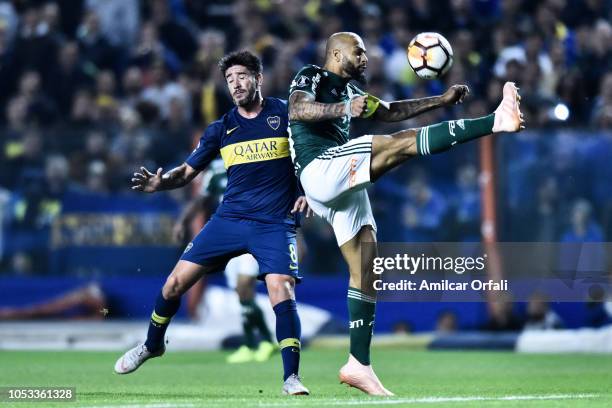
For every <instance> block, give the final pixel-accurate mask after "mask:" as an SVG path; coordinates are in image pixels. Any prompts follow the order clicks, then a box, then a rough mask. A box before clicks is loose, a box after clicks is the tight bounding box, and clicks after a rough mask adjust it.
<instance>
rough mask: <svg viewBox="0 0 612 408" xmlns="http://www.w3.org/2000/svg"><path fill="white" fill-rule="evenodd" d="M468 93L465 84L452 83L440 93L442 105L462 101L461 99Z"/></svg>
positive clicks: (468, 89)
mask: <svg viewBox="0 0 612 408" xmlns="http://www.w3.org/2000/svg"><path fill="white" fill-rule="evenodd" d="M469 93H470V88H468V86H467V85H453V86H451V87H450V88H448V90H447V91H446V92H444V93H443V94H442V103H443V104H444V105H455V104H458V103H461V102H463V99H464V98H465V97H466V96H467V95H468V94H469Z"/></svg>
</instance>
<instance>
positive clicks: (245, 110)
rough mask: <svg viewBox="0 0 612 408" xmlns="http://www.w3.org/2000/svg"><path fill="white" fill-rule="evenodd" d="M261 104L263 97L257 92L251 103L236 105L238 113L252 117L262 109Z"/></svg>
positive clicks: (262, 104)
mask: <svg viewBox="0 0 612 408" xmlns="http://www.w3.org/2000/svg"><path fill="white" fill-rule="evenodd" d="M263 106H264V99H263V97H262V96H261V94H259V93H258V94H257V96H256V97H255V98H254V99H253V101H252V102H251V103H249V104H247V105H244V106H238V113H239V114H240V116H242V117H243V118H247V119H253V118H256V117H257V115H259V113H260V112H261V111H262V110H263Z"/></svg>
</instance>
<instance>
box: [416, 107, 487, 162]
mask: <svg viewBox="0 0 612 408" xmlns="http://www.w3.org/2000/svg"><path fill="white" fill-rule="evenodd" d="M494 121H495V114H494V113H492V114H490V115H488V116H484V117H482V118H478V119H459V120H451V121H448V122H442V123H437V124H435V125H431V126H425V127H422V128H421V130H420V131H419V133H418V134H417V151H418V152H419V154H420V155H423V156H425V155H428V154H433V153H441V152H444V151H446V150H448V149H450V148H451V147H453V146H454V145H455V144H457V143H465V142H469V141H470V140H473V139H476V138H479V137H482V136H486V135H490V134H491V133H493V122H494Z"/></svg>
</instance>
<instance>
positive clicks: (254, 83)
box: [225, 65, 261, 106]
mask: <svg viewBox="0 0 612 408" xmlns="http://www.w3.org/2000/svg"><path fill="white" fill-rule="evenodd" d="M260 79H261V78H258V76H256V75H254V74H253V73H252V72H251V71H249V69H248V68H247V67H245V66H242V65H234V66H231V67H229V68H228V69H227V70H226V71H225V81H226V82H227V88H228V89H229V92H230V95H231V96H232V100H233V101H234V104H235V105H236V106H245V105H249V104H251V103H252V102H253V101H254V100H255V99H256V96H257V91H258V89H259V82H260Z"/></svg>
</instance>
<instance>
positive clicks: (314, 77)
mask: <svg viewBox="0 0 612 408" xmlns="http://www.w3.org/2000/svg"><path fill="white" fill-rule="evenodd" d="M320 81H321V68H319V67H317V66H316V65H306V66H305V67H304V68H302V69H300V70H299V72H298V73H297V74H296V75H295V78H293V81H291V86H290V87H289V96H291V94H292V93H294V92H296V91H301V92H306V93H307V94H310V95H312V96H315V97H316V96H317V90H318V87H319V83H320Z"/></svg>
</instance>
